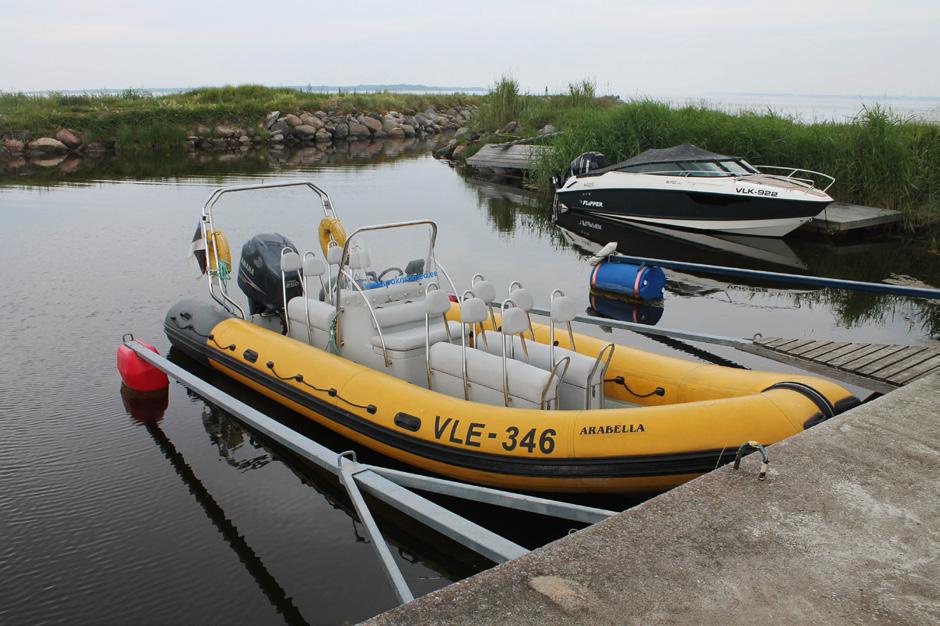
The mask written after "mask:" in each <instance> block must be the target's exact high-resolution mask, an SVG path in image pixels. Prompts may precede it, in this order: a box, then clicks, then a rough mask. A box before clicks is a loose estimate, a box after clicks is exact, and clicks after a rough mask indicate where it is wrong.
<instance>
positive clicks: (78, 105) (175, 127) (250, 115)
mask: <svg viewBox="0 0 940 626" xmlns="http://www.w3.org/2000/svg"><path fill="white" fill-rule="evenodd" d="M475 98H479V96H477V97H474V96H466V95H418V94H401V93H390V92H382V93H308V92H303V91H299V90H297V89H288V88H272V87H263V86H257V85H244V86H239V87H209V88H203V89H193V90H191V91H186V92H182V93H178V94H170V95H165V96H150V95H147V94H144V93H141V92H136V91H126V92H124V93H123V94H121V95H84V94H79V95H71V94H55V93H53V94H49V95H46V96H30V95H25V94H18V93H0V137H2V136H11V135H13V134H14V133H16V132H17V131H23V130H25V131H29V132H30V133H31V134H32V136H33V137H39V136H43V135H53V134H55V132H56V131H57V130H58V129H60V128H70V129H72V130H74V131H76V132H78V133H79V134H81V135H82V136H83V138H85V141H86V142H88V141H95V140H118V141H119V142H120V143H122V145H125V146H128V147H129V146H133V145H139V146H147V147H152V148H156V147H174V146H176V147H178V146H183V145H185V138H186V135H187V134H188V133H189V131H190V130H191V129H192V128H194V127H195V126H196V125H200V124H202V125H206V126H210V127H211V126H214V125H216V124H221V123H229V124H234V125H240V126H251V125H256V124H258V122H259V121H260V120H261V119H262V118H263V116H264V115H266V114H267V113H269V112H270V111H282V112H284V111H290V112H292V111H303V110H306V111H311V112H312V111H317V110H324V111H334V112H336V113H338V114H344V113H348V112H352V111H378V112H385V111H389V110H397V111H405V110H414V111H423V110H424V109H425V108H427V107H428V106H433V107H435V108H441V107H454V106H459V105H462V104H467V103H471V102H473V101H474V100H475Z"/></svg>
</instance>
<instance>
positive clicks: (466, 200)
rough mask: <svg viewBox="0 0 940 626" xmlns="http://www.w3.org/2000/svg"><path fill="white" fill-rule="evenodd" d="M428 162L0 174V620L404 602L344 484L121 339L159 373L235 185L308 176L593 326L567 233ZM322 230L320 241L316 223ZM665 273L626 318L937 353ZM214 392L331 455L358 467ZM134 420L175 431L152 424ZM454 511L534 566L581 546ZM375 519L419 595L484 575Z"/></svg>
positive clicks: (112, 619)
mask: <svg viewBox="0 0 940 626" xmlns="http://www.w3.org/2000/svg"><path fill="white" fill-rule="evenodd" d="M427 150H428V146H424V145H421V144H417V143H415V144H391V143H390V144H386V145H384V146H383V145H378V146H367V145H360V146H354V147H352V148H350V149H349V151H347V152H344V153H340V154H323V153H318V152H316V151H308V152H304V153H298V154H294V155H291V156H289V157H288V156H285V157H279V158H270V157H268V156H241V157H237V158H236V157H225V158H223V159H216V158H209V159H202V160H201V161H179V160H173V159H166V160H158V161H156V162H146V163H144V162H137V163H129V162H127V161H113V160H112V161H105V162H99V163H98V164H97V165H94V166H91V165H90V164H88V163H73V164H70V165H68V166H67V167H64V168H63V164H62V163H59V164H47V165H45V166H35V167H32V166H26V165H22V166H21V167H19V169H17V170H16V171H13V172H9V171H8V172H6V173H4V174H2V178H0V220H2V225H3V228H2V229H0V267H2V268H3V274H2V276H3V281H2V284H3V289H4V297H3V298H2V300H0V319H2V322H3V323H2V325H0V346H2V351H0V537H2V538H3V541H2V543H0V623H23V622H35V623H39V622H43V623H49V622H53V623H59V622H71V623H75V622H79V623H81V622H93V623H106V624H118V623H129V622H130V623H206V622H212V623H234V622H238V623H253V624H268V623H270V624H276V623H282V622H284V621H300V620H305V621H309V622H316V623H325V622H326V623H335V622H350V621H356V620H359V619H363V618H366V617H368V616H371V615H374V614H376V613H378V612H381V611H383V610H385V609H388V608H390V607H392V606H393V605H394V604H395V600H394V596H393V594H392V592H391V591H390V589H389V587H388V585H387V583H386V581H385V578H384V575H383V573H382V571H381V570H380V568H379V566H378V563H377V560H376V557H375V556H374V553H373V549H372V547H371V546H370V545H368V544H367V543H366V542H365V540H364V539H363V536H364V532H363V530H362V529H361V527H359V525H358V522H356V521H354V519H353V517H352V516H351V515H350V513H349V504H348V501H347V500H346V498H345V495H344V493H343V490H342V489H341V488H340V487H339V486H338V484H337V483H336V482H335V481H333V480H332V479H330V478H329V477H326V476H323V475H320V474H319V473H318V472H316V471H315V470H313V469H311V468H310V467H308V466H306V465H305V464H303V463H301V462H299V461H298V460H297V459H296V458H294V457H293V456H292V455H290V454H289V453H287V452H286V451H284V450H282V449H279V448H277V447H273V446H270V445H268V444H267V443H266V442H265V441H262V440H259V439H258V438H257V437H253V436H252V435H251V434H250V433H249V432H246V431H245V430H243V429H242V428H240V427H239V426H238V425H237V424H236V423H235V422H233V421H232V420H231V419H229V418H228V417H227V416H226V415H225V414H224V413H220V412H219V411H218V410H215V409H213V408H212V407H210V406H207V404H206V403H205V402H203V401H201V400H200V399H198V398H195V397H191V396H190V395H188V394H187V392H186V390H185V389H184V388H182V387H181V386H180V385H172V386H171V389H170V392H169V397H168V399H167V401H166V408H165V411H163V406H162V405H161V403H160V402H157V403H156V406H154V405H153V404H152V403H151V404H150V405H147V404H146V403H143V404H141V403H140V402H139V401H138V400H137V399H135V398H133V397H130V396H127V395H126V394H125V395H124V396H122V393H121V386H120V380H119V378H118V375H117V373H116V371H115V369H114V354H115V349H116V347H117V345H118V343H119V341H120V338H121V335H122V334H123V333H125V332H133V333H134V334H135V335H136V336H138V337H140V338H142V339H145V340H148V341H151V342H153V343H154V344H156V345H157V347H158V348H159V349H160V351H161V352H162V353H166V351H167V348H168V342H167V340H166V339H165V337H164V336H163V332H162V321H163V315H164V312H165V310H166V308H167V307H168V306H169V305H170V304H172V303H173V302H175V301H176V300H178V299H179V298H182V297H185V296H204V294H205V287H204V283H203V282H201V281H198V280H196V279H195V278H194V275H193V271H192V268H191V265H190V262H189V260H188V258H187V255H188V250H189V239H190V237H191V236H192V231H193V227H194V225H195V223H196V219H197V216H198V212H199V209H200V207H201V205H202V203H203V201H204V200H205V199H206V197H207V196H208V194H209V192H210V191H211V190H212V189H213V188H214V187H217V186H219V185H235V184H245V183H258V182H263V181H266V180H301V179H310V180H314V181H315V182H317V183H318V184H319V185H320V186H322V187H323V188H325V189H327V190H328V191H329V192H330V193H331V195H332V197H333V201H334V204H335V206H336V208H337V210H338V212H339V214H340V216H341V217H342V218H343V220H344V222H345V224H346V227H347V230H348V229H350V228H354V227H356V226H360V225H364V224H368V223H375V222H380V221H393V220H403V219H411V218H422V217H428V218H431V219H434V220H436V221H437V222H438V223H439V224H440V227H441V233H440V236H439V244H438V250H439V257H440V259H441V260H442V262H444V264H445V265H446V266H447V267H448V269H449V270H450V271H451V274H452V275H453V276H454V279H455V281H457V283H458V285H460V286H461V287H463V286H464V285H467V284H468V283H469V280H470V277H471V276H472V274H473V273H474V272H482V273H483V274H485V275H486V276H487V278H489V279H491V280H492V281H494V282H495V283H496V284H497V285H501V286H503V287H502V288H503V289H504V290H505V287H506V286H507V285H508V283H509V282H510V281H511V280H520V281H522V282H523V283H524V284H525V285H526V286H527V287H529V288H530V289H531V290H532V291H533V292H534V293H536V294H541V296H542V302H541V303H540V304H542V305H544V304H545V302H546V301H547V296H548V293H549V292H550V291H551V289H553V288H555V287H561V288H562V289H565V290H566V291H567V292H568V293H569V294H570V295H573V296H575V297H577V298H578V299H579V300H580V301H581V303H582V304H583V305H584V306H585V307H587V306H588V304H589V303H588V292H587V275H588V271H589V266H588V264H587V262H586V258H585V256H584V253H583V252H582V251H581V250H580V249H579V247H578V246H573V245H572V244H571V242H570V241H569V240H568V239H567V238H566V237H565V236H564V234H563V233H561V232H560V231H559V230H558V229H556V228H555V227H553V226H552V225H551V223H550V220H549V218H548V212H547V208H546V207H545V205H544V203H543V202H542V201H539V200H538V199H534V198H532V197H530V196H529V195H527V194H525V193H522V192H520V191H519V190H517V189H513V188H511V187H506V186H500V185H494V184H492V183H481V182H478V181H473V180H469V179H466V178H464V177H462V176H461V175H460V174H458V173H457V172H455V171H454V170H452V169H451V168H450V167H448V166H447V165H446V164H443V163H440V162H437V161H435V160H434V159H432V158H431V157H430V155H429V154H428V152H427ZM305 206H308V205H306V204H304V197H303V196H302V195H301V194H299V193H296V192H280V193H277V194H275V195H273V196H271V197H264V199H262V198H261V197H255V198H254V199H253V200H251V201H247V200H246V201H242V202H236V203H234V204H233V206H232V208H231V213H230V215H231V219H232V220H233V223H234V221H236V220H237V219H238V218H244V219H245V220H246V221H247V223H248V224H249V226H247V227H246V228H247V230H245V231H244V232H241V231H239V230H238V229H237V228H236V227H235V226H234V225H233V227H232V228H231V229H230V230H229V231H228V232H229V235H230V237H232V238H233V248H234V249H235V250H237V249H238V247H239V246H240V243H236V241H235V240H237V238H238V236H239V235H244V234H246V233H247V234H250V233H249V231H250V230H251V228H255V227H256V226H255V225H256V224H261V223H264V224H267V223H268V222H270V223H283V224H284V227H285V228H286V227H288V226H296V224H297V223H298V222H296V221H293V218H287V217H285V216H286V215H287V214H288V213H291V212H293V213H297V211H296V210H295V209H297V210H299V209H302V208H303V207H305ZM221 215H222V214H221V213H219V214H218V216H219V217H218V218H217V219H219V220H222V219H224V218H222V217H221ZM309 215H310V216H311V217H310V222H309V224H310V227H309V228H310V229H312V227H313V224H315V221H316V220H317V219H318V217H319V214H318V213H317V212H316V210H314V211H313V212H312V213H309ZM305 224H306V222H305ZM298 232H299V234H297V236H296V241H297V243H298V244H301V245H302V246H307V247H309V246H308V245H307V244H306V240H307V238H310V237H312V230H311V231H310V232H307V231H298ZM292 234H293V233H292ZM311 241H312V240H311ZM650 241H651V239H650V238H649V237H647V236H645V235H643V234H642V233H640V234H634V235H633V236H632V238H630V239H628V240H626V241H622V242H621V247H622V248H625V249H626V251H636V250H644V248H643V246H644V245H646V246H652V251H654V252H656V253H659V254H662V255H663V256H666V255H670V256H673V257H676V258H679V257H683V258H693V259H700V260H704V261H709V262H713V261H714V260H716V259H720V260H722V261H731V262H735V261H736V262H738V263H740V264H742V265H754V264H756V265H758V266H767V265H768V264H770V265H772V266H773V267H776V268H777V269H782V270H784V271H794V270H795V271H810V272H815V273H821V274H826V275H836V276H840V277H846V278H862V279H874V280H880V279H882V278H885V277H889V276H891V275H899V276H900V275H907V276H909V277H912V278H913V279H915V280H918V281H922V282H925V283H928V284H932V285H937V284H940V276H938V273H940V269H938V264H937V262H936V256H934V255H931V254H929V253H928V252H927V251H926V250H925V249H924V248H923V247H922V246H920V245H918V244H916V243H915V244H911V243H906V242H897V241H894V242H881V243H860V244H856V245H850V246H844V247H834V246H831V245H829V244H826V243H814V242H805V241H799V240H796V241H791V242H789V243H786V244H783V243H782V242H779V243H781V245H772V246H770V248H771V250H770V251H768V250H766V249H764V248H760V246H758V248H760V249H758V250H757V251H756V252H755V251H754V250H753V248H754V247H755V245H756V244H755V243H754V242H744V243H742V242H733V243H734V245H732V246H731V250H732V251H729V250H728V243H727V242H724V243H720V242H719V243H720V245H718V246H717V247H716V245H715V242H710V243H711V244H712V245H706V244H703V243H702V242H695V243H689V242H682V241H673V240H671V239H669V238H667V239H658V240H656V241H657V242H658V243H655V244H651V243H650ZM579 245H580V246H582V247H588V246H589V244H588V243H587V242H580V243H579ZM645 253H650V252H645ZM745 253H746V254H745ZM755 255H757V256H756V257H755ZM768 259H769V260H768ZM671 277H672V278H673V282H672V286H671V287H670V291H669V293H668V294H667V296H666V299H665V302H664V306H663V307H662V308H654V309H652V310H644V311H633V310H630V309H625V308H621V311H620V313H622V314H623V315H624V316H627V317H629V318H630V319H633V316H638V317H639V318H641V319H646V320H647V321H650V322H652V321H657V323H658V324H659V325H660V326H670V327H681V328H686V329H692V330H701V331H704V332H709V333H714V334H727V335H734V336H750V335H752V334H754V333H756V332H762V333H764V334H765V335H768V334H777V335H784V336H792V337H803V336H814V337H821V338H835V339H855V340H865V341H884V342H897V343H912V344H922V343H926V342H928V341H931V334H935V333H936V332H937V330H938V327H940V324H938V315H937V311H936V309H933V308H930V307H925V306H924V305H922V304H920V303H917V302H913V301H909V300H905V299H893V298H879V297H872V296H865V295H858V294H855V295H843V294H838V293H834V292H830V291H796V290H787V289H780V288H776V287H768V286H762V285H738V284H729V283H727V282H724V281H715V280H712V279H707V278H697V277H693V276H690V275H678V274H674V275H672V276H671ZM904 280H910V278H905V279H904ZM617 338H618V339H619V340H621V341H625V342H631V343H633V344H634V345H638V346H641V347H643V348H646V349H649V350H653V351H657V352H661V353H666V354H679V352H676V350H677V349H678V350H688V348H687V347H685V346H682V345H674V346H667V345H664V344H662V343H660V342H656V341H653V340H651V339H646V338H643V337H641V336H637V335H631V334H628V333H622V334H621V333H618V334H617ZM717 353H718V354H719V355H721V356H723V357H725V358H727V359H731V360H733V361H734V362H736V363H738V364H741V365H743V366H747V367H764V368H774V369H778V370H786V369H787V368H786V367H784V366H780V365H777V364H774V363H770V362H767V361H763V360H762V359H760V358H758V357H754V356H751V355H747V354H744V353H738V352H736V351H734V350H729V349H720V350H717ZM686 356H687V357H688V358H693V357H691V356H688V355H686ZM201 373H202V374H203V375H204V376H207V377H209V378H210V379H212V380H213V381H214V382H215V383H216V384H218V385H220V386H222V387H224V388H225V389H226V390H229V391H230V392H231V393H234V394H236V395H238V396H239V397H241V398H243V399H246V400H247V401H249V402H251V403H252V404H253V405H255V406H257V407H258V408H260V409H262V410H264V411H266V412H269V413H271V414H274V415H276V416H278V417H279V418H280V419H282V420H284V421H285V422H287V423H290V424H291V425H293V426H294V427H296V428H298V429H301V430H303V431H304V432H307V433H308V434H310V435H311V436H313V437H315V438H317V439H318V440H320V441H322V442H323V443H324V444H325V445H327V446H330V447H331V448H333V449H337V450H344V449H348V448H351V447H354V446H353V445H352V444H351V443H349V442H347V441H343V440H341V439H340V438H338V437H336V436H333V435H331V434H330V433H329V432H328V431H325V430H324V429H321V428H318V427H316V426H315V425H314V424H312V423H309V422H308V421H307V420H303V419H301V418H298V417H296V416H293V415H292V414H290V413H289V412H287V411H284V410H282V409H280V408H279V407H278V406H276V405H274V404H272V403H270V402H267V401H265V400H263V399H261V398H260V397H259V396H257V395H254V394H252V393H249V392H246V391H244V390H242V389H240V388H239V387H238V386H236V385H233V384H230V383H228V382H227V381H226V380H224V379H220V378H219V377H218V376H217V375H215V374H213V373H212V372H201ZM863 391H864V390H859V392H863ZM129 409H133V411H134V412H135V413H136V414H137V415H138V416H140V415H141V414H145V413H148V412H149V413H150V414H159V413H160V412H161V411H163V412H164V414H163V417H162V419H161V420H159V421H158V422H150V423H145V422H144V421H140V420H138V419H135V417H134V416H132V415H131V414H129V412H128V411H129ZM360 452H361V453H362V454H363V456H364V457H365V458H366V459H370V460H377V461H379V462H383V463H388V461H386V460H383V459H377V458H376V457H375V455H369V454H368V453H366V452H362V451H360ZM595 502H596V503H598V504H601V505H603V506H619V507H620V508H623V507H626V506H628V505H629V504H630V503H629V502H628V501H625V500H617V499H607V500H606V501H595ZM448 504H451V503H448ZM457 508H458V510H459V511H460V512H462V513H464V514H466V515H468V516H469V517H471V518H473V519H475V520H478V521H480V522H481V523H483V524H486V525H488V526H490V527H492V528H495V529H497V530H499V531H500V532H504V533H506V534H507V535H509V536H510V537H511V538H512V539H513V540H515V541H518V542H520V543H522V544H524V545H527V546H530V547H534V546H537V545H540V544H542V543H545V542H547V541H550V540H552V539H554V538H557V537H560V536H562V535H563V534H565V533H566V532H567V531H568V530H569V528H570V524H564V523H556V522H552V521H548V520H544V519H541V518H537V517H533V516H524V515H506V514H501V513H498V512H496V511H492V510H486V509H482V508H479V507H470V506H466V505H462V506H461V505H457ZM378 513H379V523H380V525H381V527H382V528H383V531H384V532H386V533H387V538H388V540H389V542H390V543H391V545H392V546H393V551H394V552H395V553H396V558H397V559H398V561H399V564H400V566H401V568H402V570H403V572H404V575H405V577H406V579H407V580H408V582H409V584H410V585H411V586H412V589H413V590H414V591H415V592H416V593H418V594H421V593H426V592H428V591H430V590H433V589H436V588H439V587H441V586H444V585H446V584H448V582H450V581H453V580H458V579H460V578H463V577H466V576H469V575H472V574H473V573H475V572H478V571H480V570H482V569H485V568H487V567H489V566H490V564H489V563H488V562H486V561H485V560H483V559H480V558H478V557H476V556H474V555H473V554H471V553H468V552H467V551H465V550H463V549H461V548H459V546H456V545H455V544H453V543H451V542H449V541H447V540H445V539H443V538H440V537H436V536H434V535H433V534H431V533H429V532H428V531H426V530H425V529H423V528H421V527H420V526H417V525H415V524H414V523H413V522H411V521H410V520H408V519H405V518H402V517H400V516H397V515H395V514H394V513H392V512H389V511H385V510H384V509H382V510H379V511H378Z"/></svg>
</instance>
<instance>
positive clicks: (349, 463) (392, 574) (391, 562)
mask: <svg viewBox="0 0 940 626" xmlns="http://www.w3.org/2000/svg"><path fill="white" fill-rule="evenodd" d="M338 460H339V479H340V482H342V483H343V486H344V487H346V493H348V494H349V499H350V500H352V503H353V507H354V508H355V509H356V514H357V515H358V516H359V520H360V521H361V522H362V525H363V526H365V528H366V533H368V535H369V540H370V541H371V542H372V547H373V548H375V551H376V553H377V554H378V555H379V558H380V559H381V560H382V564H383V565H384V566H385V574H386V576H388V580H389V582H390V583H392V587H393V588H394V589H395V595H397V596H398V603H399V604H404V603H405V602H411V601H412V600H414V599H415V597H414V594H413V593H411V589H410V588H409V587H408V583H407V582H405V577H404V576H402V573H401V570H400V569H398V564H397V563H395V558H394V557H393V556H392V553H391V552H390V551H389V549H388V544H386V543H385V538H384V537H382V533H381V532H379V527H378V525H377V524H376V523H375V519H374V518H373V517H372V513H371V512H370V511H369V506H368V505H367V504H366V501H365V500H364V499H363V498H362V493H361V492H360V491H359V487H358V486H357V485H356V476H357V475H358V473H359V472H362V471H364V469H363V467H362V466H361V465H359V464H358V463H356V462H355V460H348V458H347V457H345V456H340V457H339V459H338Z"/></svg>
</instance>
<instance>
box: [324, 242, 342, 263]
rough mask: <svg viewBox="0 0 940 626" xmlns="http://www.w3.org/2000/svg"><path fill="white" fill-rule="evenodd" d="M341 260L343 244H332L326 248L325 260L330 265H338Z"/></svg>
mask: <svg viewBox="0 0 940 626" xmlns="http://www.w3.org/2000/svg"><path fill="white" fill-rule="evenodd" d="M342 260H343V246H340V245H338V244H332V245H330V246H329V247H327V249H326V262H327V263H329V264H330V265H339V264H340V261H342Z"/></svg>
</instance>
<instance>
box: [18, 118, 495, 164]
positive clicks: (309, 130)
mask: <svg viewBox="0 0 940 626" xmlns="http://www.w3.org/2000/svg"><path fill="white" fill-rule="evenodd" d="M475 112H476V106H473V105H468V106H465V107H460V108H447V109H443V108H442V109H439V110H438V109H435V108H434V107H428V108H427V109H425V110H424V111H420V112H419V111H414V110H409V109H405V110H403V111H401V112H398V111H387V112H385V113H377V112H371V111H366V112H359V111H353V112H348V113H339V112H336V111H313V112H310V111H297V112H294V113H282V112H281V111H271V112H270V113H268V114H267V115H265V116H264V119H262V120H260V121H259V122H258V123H256V124H253V125H239V124H229V123H220V124H216V125H214V126H208V125H202V124H200V125H197V126H196V127H195V128H191V129H190V130H189V132H188V134H187V136H186V147H187V148H188V149H189V150H190V151H194V152H197V151H209V150H238V149H250V148H252V147H260V146H266V147H268V148H271V149H275V150H277V149H283V148H285V147H296V146H298V145H303V144H314V145H326V144H332V143H334V142H339V141H362V140H366V141H371V140H377V139H386V138H388V139H406V138H412V137H418V138H420V137H425V136H428V135H437V134H440V133H447V132H453V131H457V130H458V129H460V128H462V127H464V126H466V124H467V122H468V121H469V120H470V118H471V117H472V116H473V114H474V113H475ZM120 150H121V145H120V144H119V142H118V141H117V140H116V139H110V140H102V139H95V140H93V141H89V142H87V143H86V142H85V141H83V138H82V135H81V133H79V132H77V131H75V130H72V129H67V128H63V129H60V130H59V131H58V132H56V133H55V135H54V136H47V137H33V136H32V133H30V132H29V131H26V130H24V131H18V132H15V133H13V136H9V137H4V138H2V143H0V159H2V160H11V159H29V160H44V159H49V158H52V157H55V156H61V155H68V154H78V155H82V154H89V155H95V154H103V153H108V152H120Z"/></svg>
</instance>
